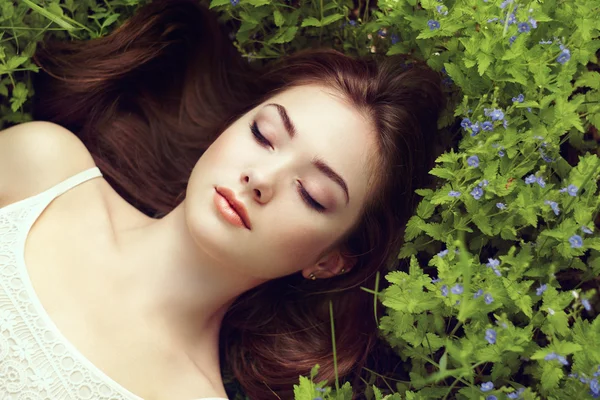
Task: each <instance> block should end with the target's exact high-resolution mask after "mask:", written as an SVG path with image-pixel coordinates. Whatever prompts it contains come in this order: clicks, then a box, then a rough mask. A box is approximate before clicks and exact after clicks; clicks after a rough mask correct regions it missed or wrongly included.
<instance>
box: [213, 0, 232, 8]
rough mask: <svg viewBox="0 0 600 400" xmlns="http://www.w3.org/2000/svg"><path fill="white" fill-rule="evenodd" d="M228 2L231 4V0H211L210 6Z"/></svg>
mask: <svg viewBox="0 0 600 400" xmlns="http://www.w3.org/2000/svg"><path fill="white" fill-rule="evenodd" d="M226 4H231V1H230V0H211V1H210V6H209V7H208V8H214V7H220V6H224V5H226Z"/></svg>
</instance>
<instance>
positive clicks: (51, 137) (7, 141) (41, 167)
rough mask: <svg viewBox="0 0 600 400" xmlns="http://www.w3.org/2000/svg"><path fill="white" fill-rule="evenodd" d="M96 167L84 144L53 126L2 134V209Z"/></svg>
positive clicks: (30, 124)
mask: <svg viewBox="0 0 600 400" xmlns="http://www.w3.org/2000/svg"><path fill="white" fill-rule="evenodd" d="M94 166H95V163H94V159H93V158H92V155H91V154H90V152H89V151H88V150H87V148H86V147H85V145H84V144H83V143H82V142H81V140H80V139H79V138H78V137H77V136H75V134H73V133H72V132H71V131H69V130H68V129H65V128H63V127H62V126H60V125H57V124H54V123H52V122H46V121H33V122H26V123H23V124H20V125H16V126H13V127H10V128H8V129H5V130H3V131H0V207H2V206H5V205H8V204H11V203H14V202H16V201H19V200H22V199H24V198H27V197H30V196H33V195H35V194H37V193H40V192H42V191H44V190H46V189H48V188H50V187H52V186H53V185H55V184H57V183H59V182H61V181H63V180H65V179H67V178H69V177H70V176H73V175H75V174H77V173H79V172H81V171H83V170H86V169H89V168H92V167H94Z"/></svg>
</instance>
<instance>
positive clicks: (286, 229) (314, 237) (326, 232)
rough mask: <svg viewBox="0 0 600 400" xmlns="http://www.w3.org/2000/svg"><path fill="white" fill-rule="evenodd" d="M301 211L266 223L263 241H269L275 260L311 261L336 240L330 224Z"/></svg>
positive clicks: (286, 261)
mask: <svg viewBox="0 0 600 400" xmlns="http://www.w3.org/2000/svg"><path fill="white" fill-rule="evenodd" d="M318 218H320V217H317V218H316V219H315V220H313V221H311V219H310V218H307V217H306V214H303V217H300V216H283V217H282V216H279V218H277V219H276V220H272V221H270V223H269V224H268V227H270V229H268V232H265V235H264V237H265V243H269V245H268V249H269V251H270V253H271V254H272V255H273V256H275V257H274V258H277V261H278V262H283V263H288V262H301V263H302V264H306V263H311V262H314V261H315V258H316V257H317V256H318V255H319V254H320V253H321V251H322V250H323V249H325V248H327V247H328V246H329V245H330V244H331V243H333V242H334V241H335V240H336V238H337V237H336V235H335V233H333V232H332V231H331V227H329V229H328V227H327V226H326V225H325V224H320V223H318V222H317V219H318Z"/></svg>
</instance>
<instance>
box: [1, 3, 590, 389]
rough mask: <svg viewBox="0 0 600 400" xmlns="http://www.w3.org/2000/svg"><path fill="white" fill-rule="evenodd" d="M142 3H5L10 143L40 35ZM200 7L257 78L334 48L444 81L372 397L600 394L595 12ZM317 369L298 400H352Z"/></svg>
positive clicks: (5, 107) (413, 6)
mask: <svg viewBox="0 0 600 400" xmlns="http://www.w3.org/2000/svg"><path fill="white" fill-rule="evenodd" d="M371 3H372V4H371ZM141 4H142V1H141V0H140V1H138V0H122V1H118V0H105V1H98V2H96V1H95V0H81V1H79V0H77V1H75V0H62V1H59V0H44V1H42V0H21V1H17V0H0V128H1V127H2V125H3V124H6V123H18V122H24V121H27V120H29V119H30V116H29V114H28V111H29V109H28V107H29V102H28V100H29V99H30V98H31V96H33V95H34V94H33V91H32V87H31V83H30V75H29V74H30V73H31V71H33V72H35V71H37V69H36V67H35V65H34V64H33V63H32V62H31V59H30V57H31V55H32V54H33V52H34V50H35V43H36V41H37V40H39V39H40V38H41V34H42V33H43V32H45V31H47V30H56V31H57V34H58V35H59V36H60V35H62V36H63V37H64V38H65V39H68V38H70V37H71V38H80V39H85V38H93V37H98V36H101V35H105V34H107V33H108V32H109V30H110V29H112V28H114V27H116V26H118V24H119V23H121V22H123V21H124V20H125V19H126V18H127V17H128V16H129V15H131V14H132V13H133V12H134V10H135V7H136V6H137V5H141ZM206 4H208V5H210V7H211V8H212V9H213V10H214V11H215V12H217V13H219V15H220V18H221V19H222V20H223V21H224V22H225V23H226V24H228V26H229V27H230V28H231V31H232V39H233V40H234V43H235V44H236V46H237V48H238V49H239V51H240V53H241V54H242V55H244V56H245V57H247V58H248V60H249V61H250V62H268V60H270V59H273V58H277V57H281V56H282V55H285V54H288V53H291V52H294V51H296V50H298V49H301V48H305V47H315V46H326V47H333V48H337V49H339V50H341V51H344V52H346V53H348V54H351V55H354V56H362V57H367V56H369V55H372V54H388V55H391V54H397V53H402V54H407V55H409V58H408V59H407V62H406V64H407V65H408V66H410V62H411V59H412V60H425V61H426V62H427V63H428V65H430V66H431V67H432V68H433V69H435V70H437V71H442V72H443V73H444V74H445V76H446V78H445V80H444V82H445V87H446V90H447V91H448V93H449V98H450V103H449V105H448V109H447V112H446V114H444V115H442V117H441V118H440V121H439V128H440V131H441V134H444V135H446V134H448V135H451V134H452V133H453V132H456V131H458V132H460V135H461V137H460V138H459V139H460V140H458V144H457V145H456V146H455V148H452V149H450V150H449V151H447V152H445V153H444V154H442V155H441V156H440V157H439V158H438V159H437V163H436V167H435V168H434V169H432V170H431V172H430V173H431V174H432V175H433V176H435V177H436V179H437V182H438V186H437V187H436V188H435V189H422V190H418V191H417V193H418V195H420V196H421V197H422V201H421V203H420V204H419V206H418V208H417V210H416V213H415V215H414V216H413V217H412V218H411V219H410V221H409V223H408V226H407V229H406V233H405V243H404V245H403V247H402V249H401V250H400V254H399V259H400V268H396V270H393V271H390V272H389V273H388V274H387V276H385V279H386V280H387V281H388V282H389V283H390V285H389V287H387V288H386V289H385V290H382V291H379V290H377V289H375V290H373V289H372V288H371V289H370V288H365V290H370V291H371V292H372V293H374V295H376V296H377V298H378V299H380V300H381V303H382V304H383V306H384V307H385V308H386V315H385V317H384V318H382V319H381V320H380V329H381V334H382V337H383V338H384V339H385V340H386V341H387V342H388V343H389V345H390V346H391V347H392V348H393V349H394V350H395V352H396V353H397V354H398V356H399V357H400V358H401V359H402V361H403V362H404V363H403V367H404V371H402V372H403V374H404V375H405V379H399V380H398V379H396V380H395V383H390V382H391V381H392V380H393V379H394V378H396V376H394V377H392V376H389V375H388V374H387V371H379V372H380V373H381V374H382V375H383V376H384V378H385V383H386V387H385V388H383V387H375V386H373V385H371V386H370V387H369V390H368V391H367V392H366V393H364V394H362V396H363V397H366V398H369V399H372V398H374V399H378V400H379V399H387V400H398V399H404V398H406V399H434V398H436V399H437V398H439V399H444V398H453V399H486V400H494V399H504V398H511V399H516V398H521V399H539V398H544V399H564V398H576V399H583V398H592V397H599V396H600V388H599V383H598V382H599V376H600V370H599V369H598V368H599V366H600V347H598V346H597V345H596V344H597V343H599V342H600V322H599V319H598V318H596V317H597V314H598V310H600V300H599V298H598V293H597V291H598V285H599V282H600V278H599V276H600V236H599V235H598V233H597V232H598V227H597V226H596V225H597V223H598V210H599V209H600V207H599V205H600V199H599V196H598V178H599V176H600V161H599V159H598V139H599V135H598V128H599V127H600V74H599V72H598V71H600V68H599V66H598V58H597V54H598V49H600V40H599V32H600V15H599V14H600V4H598V2H597V1H595V0H546V1H544V2H539V1H520V0H503V1H501V0H487V1H485V0H443V1H437V0H422V1H417V0H379V1H378V2H376V5H375V2H369V1H362V0H361V1H358V5H359V7H355V6H354V2H352V1H349V0H333V1H323V0H320V1H310V2H300V1H298V0H285V1H284V0H275V1H268V0H212V1H210V2H208V1H206ZM332 328H333V327H332ZM317 371H318V366H315V368H314V369H313V371H312V373H311V375H310V376H308V377H300V381H299V384H298V385H297V386H296V392H295V393H296V398H297V399H298V400H313V399H350V398H352V396H353V393H352V388H351V386H350V384H349V383H343V384H342V383H340V382H338V381H336V384H335V387H334V388H332V387H327V386H325V382H319V383H315V382H314V379H315V376H316V372H317ZM385 375H388V376H385ZM400 375H402V374H400ZM354 395H356V394H354ZM239 396H240V397H243V395H242V394H240V395H239Z"/></svg>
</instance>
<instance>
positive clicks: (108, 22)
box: [102, 14, 121, 28]
mask: <svg viewBox="0 0 600 400" xmlns="http://www.w3.org/2000/svg"><path fill="white" fill-rule="evenodd" d="M120 15H121V14H111V15H110V16H109V17H108V18H106V20H104V22H103V23H102V28H106V27H109V26H111V25H112V24H113V23H115V21H116V20H117V19H119V16H120Z"/></svg>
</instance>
